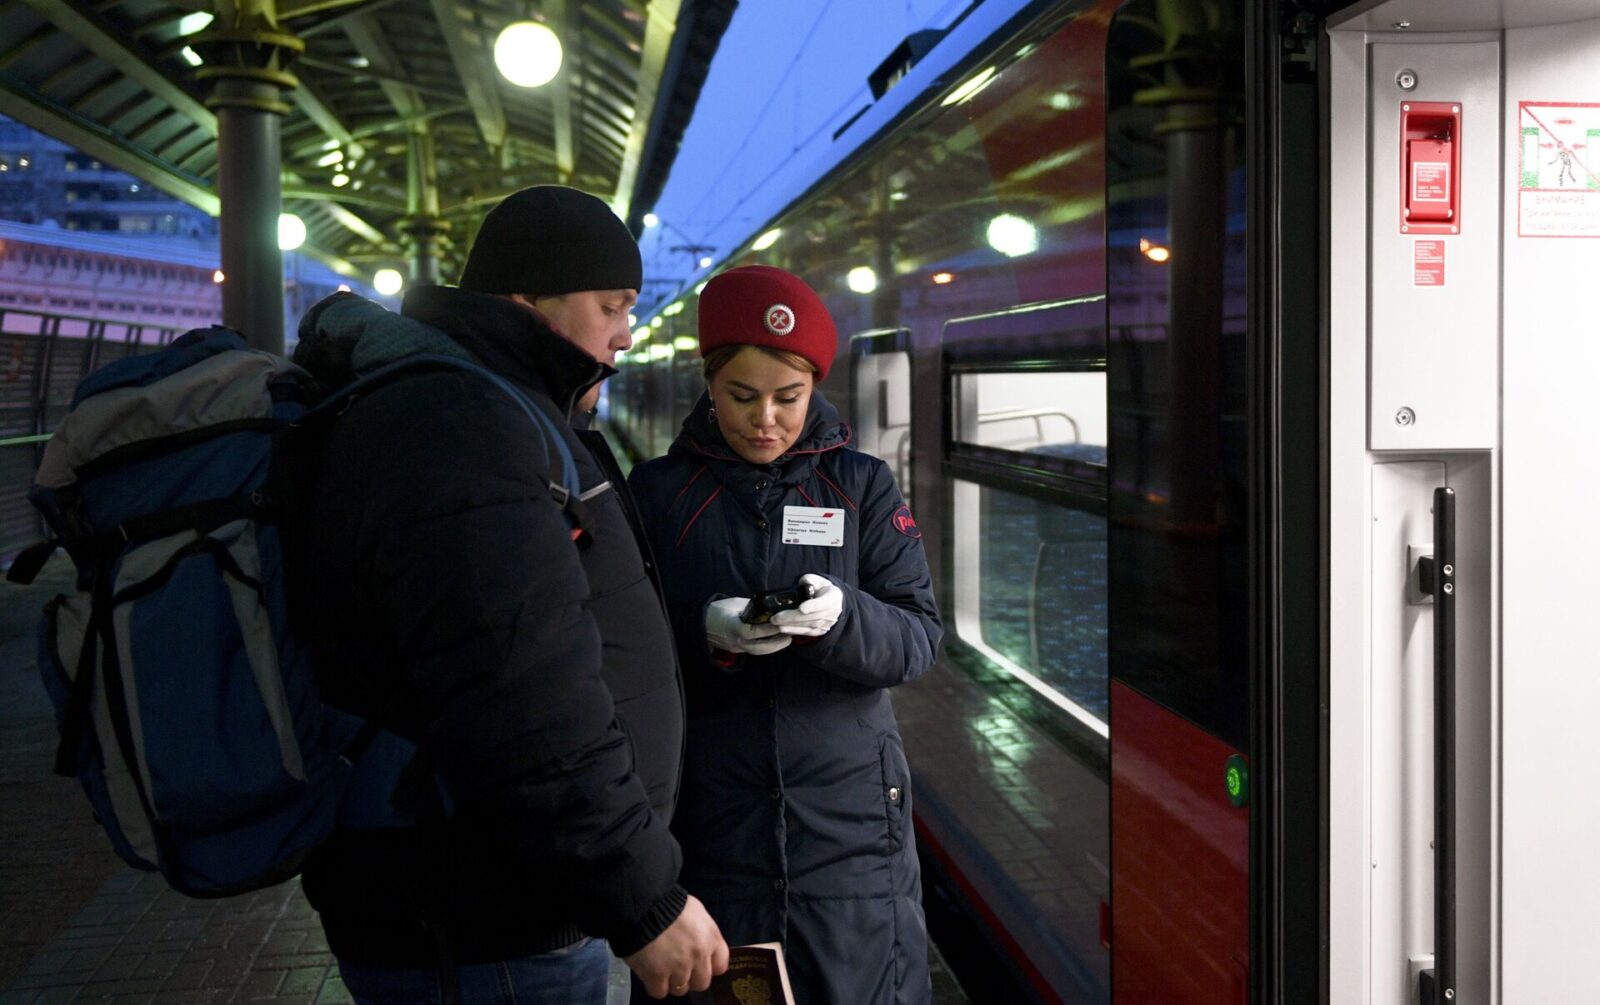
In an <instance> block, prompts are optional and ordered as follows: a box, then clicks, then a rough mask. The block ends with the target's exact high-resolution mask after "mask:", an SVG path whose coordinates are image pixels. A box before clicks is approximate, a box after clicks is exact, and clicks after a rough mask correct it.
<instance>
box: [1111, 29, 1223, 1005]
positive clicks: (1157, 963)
mask: <svg viewBox="0 0 1600 1005" xmlns="http://www.w3.org/2000/svg"><path fill="white" fill-rule="evenodd" d="M1244 17H1245V15H1244V14H1243V12H1242V9H1241V8H1239V7H1234V6H1232V5H1219V4H1214V3H1204V2H1198V0H1197V2H1192V3H1185V2H1178V3H1172V2H1159V0H1132V2H1130V3H1128V4H1125V5H1124V6H1123V7H1122V8H1121V9H1120V10H1119V12H1118V14H1117V17H1116V19H1115V20H1114V21H1113V23H1112V25H1111V30H1110V35H1109V37H1108V41H1107V55H1106V61H1107V70H1106V73H1107V82H1106V83H1107V108H1106V163H1107V177H1106V185H1107V204H1106V214H1107V220H1106V239H1107V249H1106V259H1107V302H1106V310H1107V317H1108V323H1107V329H1108V337H1107V358H1108V373H1109V401H1108V414H1109V421H1110V451H1109V465H1110V468H1109V492H1108V512H1109V527H1110V532H1109V561H1110V591H1109V609H1110V630H1109V639H1110V676H1111V693H1110V727H1111V729H1110V740H1111V871H1112V883H1111V893H1112V899H1111V910H1112V935H1111V951H1112V988H1113V994H1114V997H1115V1000H1116V1001H1118V1002H1154V1001H1162V1002H1192V1003H1202V1002H1206V1003H1209V1002H1215V1003H1219V1005H1224V1003H1226V1005H1235V1003H1239V1002H1243V1001H1246V1000H1247V996H1248V995H1249V993H1250V981H1251V974H1250V956H1251V954H1250V882H1251V875H1250V872H1251V870H1250V858H1251V856H1250V814H1251V810H1250V806H1249V800H1250V792H1249V789H1250V781H1251V778H1250V776H1251V771H1250V768H1251V764H1250V757H1249V755H1250V749H1251V747H1250V744H1251V729H1250V709H1251V705H1250V676H1249V671H1250V646H1249V639H1250V609H1251V608H1250V574H1249V549H1248V537H1247V530H1248V516H1249V483H1250V472H1249V469H1248V465H1249V451H1248V450H1247V425H1246V418H1247V416H1246V404H1247V388H1246V379H1245V378H1246V334H1247V327H1246V318H1247V310H1246V282H1245V280H1246V241H1245V216H1246V213H1245V210H1246V206H1245V195H1246V177H1245V168H1246V160H1245V131H1244V127H1245V79H1244V73H1243V70H1244V53H1245V28H1246V25H1245V23H1244Z"/></svg>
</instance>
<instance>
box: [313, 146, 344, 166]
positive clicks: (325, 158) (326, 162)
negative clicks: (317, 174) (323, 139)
mask: <svg viewBox="0 0 1600 1005" xmlns="http://www.w3.org/2000/svg"><path fill="white" fill-rule="evenodd" d="M342 160H344V151H343V150H330V151H328V152H327V153H325V154H323V155H322V156H321V157H318V158H317V167H319V168H325V167H332V166H333V165H335V164H337V163H339V162H340V161H342Z"/></svg>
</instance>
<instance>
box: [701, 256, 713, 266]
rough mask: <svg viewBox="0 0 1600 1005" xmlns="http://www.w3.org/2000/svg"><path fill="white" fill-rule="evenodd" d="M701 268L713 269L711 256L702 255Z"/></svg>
mask: <svg viewBox="0 0 1600 1005" xmlns="http://www.w3.org/2000/svg"><path fill="white" fill-rule="evenodd" d="M700 267H701V268H702V269H709V268H711V256H710V255H701V256H700Z"/></svg>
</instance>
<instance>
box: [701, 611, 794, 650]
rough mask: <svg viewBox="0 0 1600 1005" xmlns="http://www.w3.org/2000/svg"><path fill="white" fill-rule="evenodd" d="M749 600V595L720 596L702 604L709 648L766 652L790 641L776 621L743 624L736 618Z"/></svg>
mask: <svg viewBox="0 0 1600 1005" xmlns="http://www.w3.org/2000/svg"><path fill="white" fill-rule="evenodd" d="M749 603H750V598H749V597H723V598H722V599H721V600H713V601H712V602H711V603H709V604H707V605H706V641H707V642H709V643H711V648H713V649H721V650H724V651H725V652H730V653H749V654H750V655H752V656H766V655H767V654H769V653H775V652H777V651H778V650H779V649H782V648H783V647H784V646H786V645H788V644H789V643H791V642H793V641H794V639H791V638H790V637H789V636H787V635H785V634H783V633H782V631H780V630H779V628H778V626H777V625H772V624H766V625H747V624H745V623H744V622H743V621H741V620H739V615H740V614H741V613H742V612H743V611H744V609H745V607H746V606H748V605H749Z"/></svg>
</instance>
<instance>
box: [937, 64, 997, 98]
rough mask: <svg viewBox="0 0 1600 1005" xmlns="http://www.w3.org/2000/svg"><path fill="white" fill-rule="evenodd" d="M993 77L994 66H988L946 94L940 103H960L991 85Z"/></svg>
mask: <svg viewBox="0 0 1600 1005" xmlns="http://www.w3.org/2000/svg"><path fill="white" fill-rule="evenodd" d="M993 79H994V67H992V66H986V67H984V68H983V69H981V70H979V71H978V72H977V73H974V74H973V75H972V76H970V77H968V78H967V79H966V80H965V81H963V82H962V84H961V86H960V87H957V88H956V89H955V90H953V91H951V92H950V93H949V94H947V95H945V99H944V100H943V101H941V102H939V104H940V105H941V106H943V107H949V106H950V105H958V104H960V103H961V102H963V101H966V100H967V99H968V98H970V97H972V96H973V95H974V94H977V93H978V92H979V91H981V90H983V89H984V88H985V87H987V86H989V82H990V81H991V80H993Z"/></svg>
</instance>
